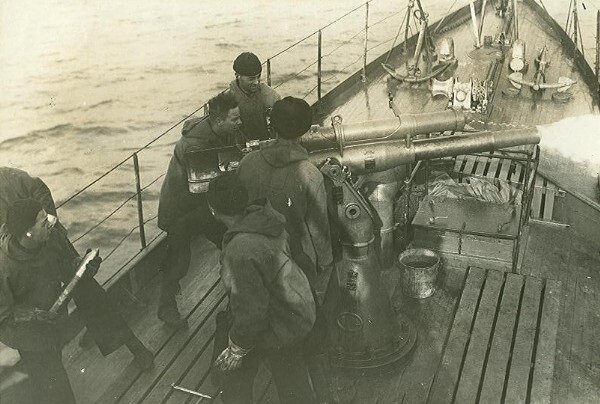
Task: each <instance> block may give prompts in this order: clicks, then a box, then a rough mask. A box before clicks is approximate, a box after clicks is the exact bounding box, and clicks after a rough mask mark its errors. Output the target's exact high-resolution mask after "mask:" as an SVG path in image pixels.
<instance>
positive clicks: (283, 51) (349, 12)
mask: <svg viewBox="0 0 600 404" xmlns="http://www.w3.org/2000/svg"><path fill="white" fill-rule="evenodd" d="M372 1H373V0H367V1H366V2H364V3H361V4H360V5H358V6H356V7H355V8H353V9H352V10H350V11H348V12H347V13H346V14H344V15H342V16H340V17H338V18H337V19H335V20H333V21H331V22H330V23H329V24H327V25H324V26H322V27H321V28H319V29H318V30H316V31H315V32H313V33H312V34H309V35H307V36H305V37H304V38H302V39H300V40H298V41H296V42H294V43H293V44H291V45H290V46H288V47H287V48H285V49H284V50H282V51H279V52H277V53H276V54H274V55H273V56H271V57H270V58H269V59H274V58H276V57H277V56H279V55H281V54H282V53H285V52H287V51H288V50H290V49H292V48H293V47H294V46H296V45H298V44H300V43H302V42H304V41H306V40H307V39H308V38H310V37H311V36H313V35H317V34H318V33H319V31H322V30H324V29H325V28H327V27H330V26H332V25H333V24H335V23H336V22H338V21H340V20H341V19H343V18H345V17H347V16H349V15H350V14H352V13H353V12H355V11H356V10H359V9H361V8H363V7H364V6H365V4H367V3H370V2H372ZM264 63H265V62H263V64H264Z"/></svg>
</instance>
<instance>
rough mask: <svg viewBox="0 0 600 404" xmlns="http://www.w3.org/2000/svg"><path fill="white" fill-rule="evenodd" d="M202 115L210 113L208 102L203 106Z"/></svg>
mask: <svg viewBox="0 0 600 404" xmlns="http://www.w3.org/2000/svg"><path fill="white" fill-rule="evenodd" d="M202 115H203V116H206V115H208V103H206V104H204V105H203V106H202Z"/></svg>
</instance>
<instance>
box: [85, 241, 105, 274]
mask: <svg viewBox="0 0 600 404" xmlns="http://www.w3.org/2000/svg"><path fill="white" fill-rule="evenodd" d="M90 252H92V249H91V248H88V249H87V251H86V252H85V255H88V254H89V253H90ZM85 255H84V257H85ZM101 263H102V257H100V254H98V255H97V256H95V257H94V259H93V260H91V261H90V262H88V263H87V265H86V266H85V268H86V270H85V274H86V276H89V277H90V278H93V277H94V276H96V274H97V273H98V269H100V264H101Z"/></svg>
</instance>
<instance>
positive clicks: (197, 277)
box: [72, 240, 218, 403]
mask: <svg viewBox="0 0 600 404" xmlns="http://www.w3.org/2000/svg"><path fill="white" fill-rule="evenodd" d="M195 245H196V250H195V253H194V255H193V258H192V259H193V260H194V261H193V262H194V268H192V269H190V274H189V275H188V276H187V277H186V278H184V280H187V282H185V283H183V282H182V298H181V299H180V300H179V302H178V305H179V309H180V312H181V313H182V315H183V316H185V317H190V318H191V316H193V315H194V312H195V310H196V309H197V308H198V306H199V303H200V302H201V300H202V297H203V296H204V295H205V294H206V293H207V292H208V291H209V290H210V289H211V288H212V287H214V285H215V283H216V282H217V279H218V270H217V269H216V267H215V265H216V263H217V260H218V256H217V254H216V249H215V247H214V246H213V245H212V244H210V243H208V242H206V241H204V240H199V242H196V244H195ZM156 281H157V282H156V283H154V284H152V285H149V287H148V288H147V289H146V290H143V291H142V293H143V295H144V296H145V297H144V303H145V307H144V308H145V310H144V312H147V314H144V312H142V313H139V314H140V317H139V318H134V321H130V322H129V325H130V327H131V328H132V329H133V330H134V332H135V333H136V335H137V336H138V337H139V338H140V340H141V341H142V342H144V343H145V344H146V346H147V347H148V348H149V349H150V350H151V351H152V352H153V353H154V354H155V355H158V354H159V353H160V351H161V350H162V349H163V348H164V347H165V346H166V344H167V343H168V341H169V340H170V339H171V338H173V336H174V335H175V334H177V333H178V332H177V331H175V330H173V329H171V328H169V327H167V326H165V325H164V324H163V323H162V322H161V321H159V320H158V319H157V318H156V307H157V304H158V303H157V300H158V290H159V288H160V277H157V279H156ZM137 309H140V308H139V307H138V308H137ZM180 332H181V331H180ZM115 354H116V353H115ZM115 354H111V357H110V360H107V361H106V362H102V361H99V362H98V363H100V364H104V365H103V366H106V367H107V372H109V376H107V377H106V378H103V379H102V380H103V384H100V385H97V384H95V383H94V381H93V380H90V381H87V382H81V383H80V384H79V383H77V377H78V376H77V375H76V376H75V378H74V379H72V380H74V381H75V383H73V384H74V385H76V386H77V385H80V386H82V387H83V386H86V388H85V390H82V392H81V395H82V396H84V397H94V400H93V401H95V400H99V401H100V402H103V403H109V402H115V401H116V400H117V399H118V398H119V397H121V396H122V395H123V394H124V393H125V392H126V390H127V389H128V388H129V387H130V386H131V385H132V384H133V383H134V382H135V380H136V379H137V378H138V377H139V376H140V375H141V374H143V372H142V371H141V369H139V367H138V366H137V365H136V364H135V363H131V364H129V365H124V364H122V365H119V361H118V358H119V357H115V359H113V358H112V357H113V356H115ZM155 366H160V363H159V362H158V361H156V360H155ZM115 369H124V370H123V371H122V372H115ZM150 371H152V370H150ZM94 375H96V376H97V377H101V376H100V375H102V373H99V372H97V373H95V374H94ZM88 377H89V375H88ZM96 380H97V379H96ZM96 388H101V389H102V390H101V391H99V392H98V394H97V395H95V394H94V395H92V391H93V390H95V389H96ZM75 391H76V392H77V388H76V390H75Z"/></svg>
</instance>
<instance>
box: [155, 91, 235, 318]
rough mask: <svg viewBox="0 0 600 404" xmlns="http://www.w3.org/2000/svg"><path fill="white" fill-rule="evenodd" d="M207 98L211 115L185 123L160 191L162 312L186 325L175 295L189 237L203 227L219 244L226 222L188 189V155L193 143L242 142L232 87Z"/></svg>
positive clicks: (187, 255)
mask: <svg viewBox="0 0 600 404" xmlns="http://www.w3.org/2000/svg"><path fill="white" fill-rule="evenodd" d="M208 104H209V115H208V116H206V117H202V118H196V119H192V120H189V121H186V122H185V123H184V125H183V130H182V137H181V138H180V139H179V141H178V142H177V144H176V145H175V151H174V153H173V157H172V158H171V161H170V163H169V168H168V171H167V174H166V177H165V180H164V182H163V185H162V189H161V191H160V201H159V205H158V227H160V228H161V229H163V230H165V231H166V232H167V243H168V251H167V257H166V259H165V262H164V264H163V268H162V270H163V278H162V287H161V292H160V297H159V307H158V318H159V319H161V320H162V321H163V322H164V323H165V324H167V325H169V326H171V327H173V328H179V327H182V326H185V325H186V321H185V319H183V318H182V317H181V315H180V313H179V311H178V309H177V303H176V300H175V295H176V293H177V292H178V290H179V287H180V286H179V281H180V280H181V278H183V277H184V276H185V274H186V273H187V270H188V266H189V264H190V259H191V251H190V240H191V239H192V237H193V236H195V235H198V234H200V233H202V234H203V235H204V236H205V237H206V238H207V239H208V240H210V241H212V242H213V243H215V244H216V245H217V246H220V243H221V239H222V237H223V233H224V232H225V227H224V226H223V224H221V223H219V222H217V221H216V220H215V219H214V218H213V217H212V215H211V214H210V212H209V210H208V206H207V204H206V200H205V197H204V194H192V193H190V192H189V188H188V181H187V179H188V177H187V168H186V164H185V160H184V155H185V153H186V151H188V150H190V149H191V148H200V149H212V148H216V147H223V146H232V145H235V144H236V142H237V136H238V135H239V127H240V125H241V120H240V110H239V108H238V103H237V101H236V100H235V98H234V97H233V95H232V94H231V92H225V93H221V94H219V95H217V96H216V97H214V98H212V99H211V100H210V101H209V102H208Z"/></svg>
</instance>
